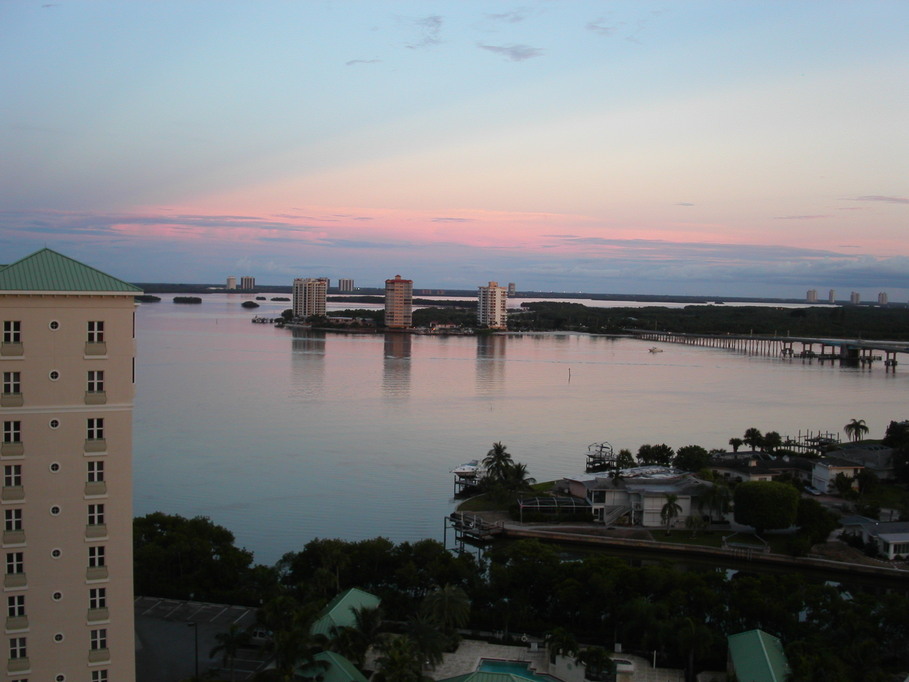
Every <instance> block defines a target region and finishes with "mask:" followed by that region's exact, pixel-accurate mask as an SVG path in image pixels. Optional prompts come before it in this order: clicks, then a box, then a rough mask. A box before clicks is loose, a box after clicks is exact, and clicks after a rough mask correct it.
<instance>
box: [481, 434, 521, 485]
mask: <svg viewBox="0 0 909 682" xmlns="http://www.w3.org/2000/svg"><path fill="white" fill-rule="evenodd" d="M513 464H514V461H513V460H512V459H511V453H510V452H508V451H507V450H506V449H505V446H504V445H502V443H501V442H496V443H493V444H492V449H491V450H490V451H489V452H487V453H486V457H484V458H483V467H484V468H485V469H486V475H487V476H489V477H491V478H492V480H493V481H494V482H499V481H501V480H503V479H504V478H505V474H506V473H507V471H508V469H509V468H511V466H512V465H513Z"/></svg>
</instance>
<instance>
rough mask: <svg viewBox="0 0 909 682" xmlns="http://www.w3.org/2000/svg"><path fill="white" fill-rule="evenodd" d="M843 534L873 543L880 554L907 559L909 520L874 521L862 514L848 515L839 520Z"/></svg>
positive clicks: (869, 543) (866, 542) (908, 551)
mask: <svg viewBox="0 0 909 682" xmlns="http://www.w3.org/2000/svg"><path fill="white" fill-rule="evenodd" d="M840 523H841V524H842V526H843V534H844V535H851V536H853V537H861V539H862V542H864V543H865V544H866V545H874V546H875V547H876V548H877V551H878V553H880V555H881V556H883V557H885V558H887V559H889V560H891V561H893V560H894V559H909V521H875V520H874V519H869V518H866V517H864V516H849V517H846V518H844V519H842V520H841V522H840Z"/></svg>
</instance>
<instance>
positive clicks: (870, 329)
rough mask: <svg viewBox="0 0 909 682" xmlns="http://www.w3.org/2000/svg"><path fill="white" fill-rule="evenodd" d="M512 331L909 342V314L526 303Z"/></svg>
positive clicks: (896, 311) (908, 311)
mask: <svg viewBox="0 0 909 682" xmlns="http://www.w3.org/2000/svg"><path fill="white" fill-rule="evenodd" d="M524 308H525V310H526V312H525V313H524V314H521V315H513V316H511V317H510V318H509V324H508V326H509V329H515V330H564V331H586V332H594V333H611V334H619V333H622V332H623V331H624V330H626V329H630V328H631V329H647V330H661V331H672V332H678V333H688V334H775V335H781V336H783V335H790V336H809V337H815V336H826V337H834V338H865V339H894V340H906V339H909V309H907V308H878V307H871V306H838V307H835V308H828V307H824V308H821V307H815V308H770V307H756V306H755V307H751V306H741V307H739V306H716V305H712V306H711V305H690V306H686V307H684V308H661V307H651V308H591V307H588V306H585V305H582V304H580V303H557V302H541V303H526V304H524Z"/></svg>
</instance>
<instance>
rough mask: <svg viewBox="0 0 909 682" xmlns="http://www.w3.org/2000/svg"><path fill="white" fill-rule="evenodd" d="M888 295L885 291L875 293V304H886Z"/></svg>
mask: <svg viewBox="0 0 909 682" xmlns="http://www.w3.org/2000/svg"><path fill="white" fill-rule="evenodd" d="M887 301H888V297H887V292H886V291H882V292H880V293H879V294H878V295H877V304H878V305H887Z"/></svg>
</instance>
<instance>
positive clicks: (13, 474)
mask: <svg viewBox="0 0 909 682" xmlns="http://www.w3.org/2000/svg"><path fill="white" fill-rule="evenodd" d="M17 485H22V465H21V464H7V465H6V466H4V467H3V487H4V488H12V487H13V486H17Z"/></svg>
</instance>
